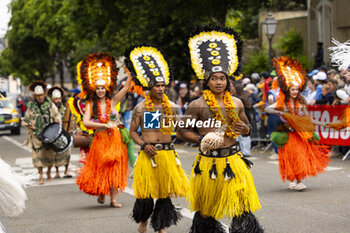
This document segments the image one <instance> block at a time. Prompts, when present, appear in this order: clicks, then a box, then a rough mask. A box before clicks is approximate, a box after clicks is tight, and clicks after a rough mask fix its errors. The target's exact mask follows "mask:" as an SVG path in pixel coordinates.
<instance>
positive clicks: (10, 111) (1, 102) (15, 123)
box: [0, 97, 21, 135]
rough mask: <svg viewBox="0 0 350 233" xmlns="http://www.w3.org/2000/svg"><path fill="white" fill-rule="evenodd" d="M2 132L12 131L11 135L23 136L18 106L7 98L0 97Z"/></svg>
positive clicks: (0, 125) (0, 124) (0, 128)
mask: <svg viewBox="0 0 350 233" xmlns="http://www.w3.org/2000/svg"><path fill="white" fill-rule="evenodd" d="M0 130H11V134H17V135H18V134H21V116H20V114H19V112H18V111H17V109H16V105H15V104H14V103H13V102H12V100H10V99H9V98H6V97H0Z"/></svg>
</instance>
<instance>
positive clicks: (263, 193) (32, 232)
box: [0, 128, 350, 233]
mask: <svg viewBox="0 0 350 233" xmlns="http://www.w3.org/2000/svg"><path fill="white" fill-rule="evenodd" d="M25 139H26V131H25V129H24V128H23V129H22V134H21V135H18V136H15V135H10V134H9V132H8V131H1V132H0V148H1V149H0V158H2V159H3V160H5V161H7V162H8V163H10V164H11V166H12V167H13V168H14V170H15V171H16V172H19V173H21V174H30V173H32V172H33V170H34V169H33V167H32V165H31V153H30V151H29V150H28V149H26V148H25V147H23V146H22V145H21V144H22V143H23V142H24V141H25ZM176 149H177V150H178V153H179V155H180V159H181V162H182V166H183V168H184V169H185V171H186V172H187V173H189V172H190V170H191V166H192V163H193V160H194V158H195V156H196V152H197V148H193V147H188V146H184V144H177V145H176ZM135 151H138V149H136V150H135ZM78 153H79V151H78V150H77V149H76V148H74V149H73V150H72V161H71V169H70V172H71V173H72V174H74V175H76V173H75V170H76V168H77V166H78V162H77V154H78ZM270 153H271V152H267V153H263V150H262V149H258V150H254V151H253V155H252V158H251V160H252V162H253V163H254V166H253V167H252V168H251V172H252V174H253V177H254V181H255V185H256V189H257V191H258V194H259V198H260V202H261V205H262V208H261V209H260V210H258V211H257V212H255V215H256V216H257V218H258V219H259V221H260V223H261V225H262V226H263V228H264V229H265V232H275V233H323V232H324V233H326V232H329V233H347V232H350V158H349V159H347V160H345V161H342V160H341V159H342V157H341V155H339V156H335V157H332V162H331V163H330V165H329V167H328V169H327V170H326V172H324V173H323V174H319V175H318V176H316V177H311V178H308V179H306V180H305V181H304V182H303V183H304V184H305V185H306V186H307V189H306V190H304V191H302V192H298V191H291V190H289V189H288V183H287V182H286V183H283V182H282V180H281V178H280V175H279V170H278V163H277V161H276V160H270V159H268V156H269V154H270ZM60 170H61V174H62V172H63V167H61V168H60ZM44 171H45V170H44ZM52 174H53V173H52ZM53 175H54V174H53ZM36 183H37V180H34V184H33V186H32V187H29V188H28V189H27V190H26V191H27V195H28V201H27V202H26V207H27V208H26V210H25V212H24V213H23V214H21V215H20V216H18V217H14V218H8V217H5V216H3V214H2V213H0V222H2V223H3V225H4V226H5V228H6V231H7V232H9V233H136V232H137V224H136V223H135V222H133V221H132V220H131V218H130V213H131V211H132V208H133V204H134V201H135V197H134V196H133V195H132V189H131V184H132V169H130V171H129V187H128V189H127V190H126V191H125V192H123V193H120V194H119V195H118V201H119V202H120V203H122V205H123V207H122V208H118V209H117V208H111V207H110V206H109V197H106V203H105V204H104V205H101V204H98V203H97V201H96V197H93V196H89V195H86V194H84V193H83V192H81V191H80V190H79V188H78V186H76V185H75V178H74V177H73V178H60V179H54V180H53V181H52V182H47V181H46V180H45V184H44V185H41V186H39V185H37V184H36ZM173 202H174V203H175V204H176V205H177V206H179V207H181V208H183V213H184V217H183V219H182V220H181V221H180V222H179V223H178V225H177V226H173V227H170V228H169V229H167V230H166V232H167V233H183V232H188V231H189V228H190V226H191V221H192V217H193V213H190V211H189V210H188V205H187V202H186V199H185V198H178V199H174V200H173ZM221 221H222V222H223V223H224V224H226V225H227V226H228V225H229V223H230V221H229V219H222V220H221ZM148 232H153V230H152V229H151V228H149V229H148Z"/></svg>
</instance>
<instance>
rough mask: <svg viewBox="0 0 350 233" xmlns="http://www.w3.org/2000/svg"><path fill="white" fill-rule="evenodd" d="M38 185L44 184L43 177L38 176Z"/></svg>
mask: <svg viewBox="0 0 350 233" xmlns="http://www.w3.org/2000/svg"><path fill="white" fill-rule="evenodd" d="M38 184H44V177H43V176H42V175H40V177H39V182H38Z"/></svg>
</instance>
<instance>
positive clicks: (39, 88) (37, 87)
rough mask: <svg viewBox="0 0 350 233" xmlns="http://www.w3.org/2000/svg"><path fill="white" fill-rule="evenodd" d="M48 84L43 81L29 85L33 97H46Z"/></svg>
mask: <svg viewBox="0 0 350 233" xmlns="http://www.w3.org/2000/svg"><path fill="white" fill-rule="evenodd" d="M46 86H47V84H46V83H45V82H43V81H40V80H39V81H34V82H32V83H31V84H30V85H29V90H30V91H31V92H32V93H33V95H44V94H45V92H46Z"/></svg>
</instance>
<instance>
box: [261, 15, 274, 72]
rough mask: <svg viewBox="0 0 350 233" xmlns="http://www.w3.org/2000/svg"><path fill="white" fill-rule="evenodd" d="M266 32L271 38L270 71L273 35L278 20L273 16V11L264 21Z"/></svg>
mask: <svg viewBox="0 0 350 233" xmlns="http://www.w3.org/2000/svg"><path fill="white" fill-rule="evenodd" d="M263 26H264V30H265V34H266V36H267V38H268V40H269V71H270V72H271V71H272V37H273V36H274V35H275V33H276V26H277V21H276V20H275V18H274V17H273V16H272V14H271V13H269V14H268V16H267V17H266V20H265V22H264V23H263Z"/></svg>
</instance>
